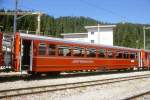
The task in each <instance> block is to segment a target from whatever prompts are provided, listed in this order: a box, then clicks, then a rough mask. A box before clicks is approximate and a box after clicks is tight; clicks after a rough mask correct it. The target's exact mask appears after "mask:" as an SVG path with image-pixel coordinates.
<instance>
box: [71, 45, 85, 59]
mask: <svg viewBox="0 0 150 100" xmlns="http://www.w3.org/2000/svg"><path fill="white" fill-rule="evenodd" d="M84 54H85V50H84V48H80V47H75V48H74V49H73V56H75V57H84Z"/></svg>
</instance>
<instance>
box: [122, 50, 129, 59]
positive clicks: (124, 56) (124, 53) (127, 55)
mask: <svg viewBox="0 0 150 100" xmlns="http://www.w3.org/2000/svg"><path fill="white" fill-rule="evenodd" d="M123 58H125V59H128V58H129V53H128V52H126V51H125V52H123Z"/></svg>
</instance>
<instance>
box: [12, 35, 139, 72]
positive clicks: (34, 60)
mask: <svg viewBox="0 0 150 100" xmlns="http://www.w3.org/2000/svg"><path fill="white" fill-rule="evenodd" d="M140 52H141V51H140V50H138V49H131V48H123V47H112V46H103V45H94V44H88V43H80V42H76V41H67V40H63V39H57V38H51V37H45V36H36V35H29V34H22V33H16V36H15V45H14V60H13V66H14V68H15V69H16V71H21V70H22V69H24V68H27V70H28V72H62V71H74V70H112V69H132V68H135V67H140V62H139V60H140V58H139V57H140V56H139V53H140Z"/></svg>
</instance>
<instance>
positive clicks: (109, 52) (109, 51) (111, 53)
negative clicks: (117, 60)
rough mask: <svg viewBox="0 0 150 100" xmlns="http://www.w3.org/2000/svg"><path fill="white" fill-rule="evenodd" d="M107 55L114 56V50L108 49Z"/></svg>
mask: <svg viewBox="0 0 150 100" xmlns="http://www.w3.org/2000/svg"><path fill="white" fill-rule="evenodd" d="M107 55H108V58H112V57H113V52H112V50H108V51H107Z"/></svg>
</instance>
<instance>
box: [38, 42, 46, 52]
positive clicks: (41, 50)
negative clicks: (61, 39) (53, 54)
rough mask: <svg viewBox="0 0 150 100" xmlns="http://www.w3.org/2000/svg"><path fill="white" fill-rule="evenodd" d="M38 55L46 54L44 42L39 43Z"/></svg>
mask: <svg viewBox="0 0 150 100" xmlns="http://www.w3.org/2000/svg"><path fill="white" fill-rule="evenodd" d="M39 55H46V44H45V43H40V44H39Z"/></svg>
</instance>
